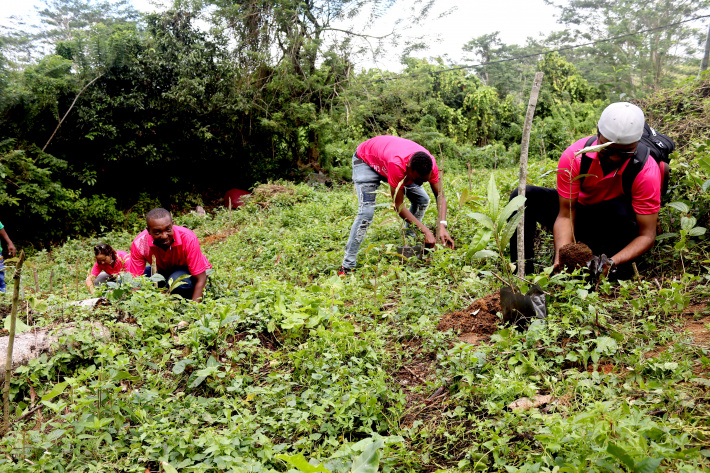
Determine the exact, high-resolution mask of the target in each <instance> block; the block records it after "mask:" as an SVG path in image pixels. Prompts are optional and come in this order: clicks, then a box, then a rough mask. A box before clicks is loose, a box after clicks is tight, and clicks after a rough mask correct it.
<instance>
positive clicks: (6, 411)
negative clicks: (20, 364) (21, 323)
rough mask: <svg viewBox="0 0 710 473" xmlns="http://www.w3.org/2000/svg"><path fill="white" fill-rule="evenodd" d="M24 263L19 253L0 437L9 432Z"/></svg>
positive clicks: (23, 253)
mask: <svg viewBox="0 0 710 473" xmlns="http://www.w3.org/2000/svg"><path fill="white" fill-rule="evenodd" d="M24 262H25V252H24V250H21V251H20V258H19V260H18V261H17V266H16V267H15V274H14V275H13V276H12V278H13V280H14V285H13V292H12V310H11V312H10V338H9V339H8V342H7V359H6V360H5V386H4V389H3V396H2V398H3V428H2V435H5V434H6V433H7V432H8V431H9V430H10V382H11V381H12V348H13V345H14V343H15V321H16V320H17V306H18V305H19V301H20V276H21V275H22V263H24Z"/></svg>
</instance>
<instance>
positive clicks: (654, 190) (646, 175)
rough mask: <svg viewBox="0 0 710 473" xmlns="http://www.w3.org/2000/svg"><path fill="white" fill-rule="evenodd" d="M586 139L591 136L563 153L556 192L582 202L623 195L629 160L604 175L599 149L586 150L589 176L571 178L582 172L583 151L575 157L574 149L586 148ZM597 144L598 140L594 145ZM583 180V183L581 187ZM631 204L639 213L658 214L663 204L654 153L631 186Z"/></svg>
mask: <svg viewBox="0 0 710 473" xmlns="http://www.w3.org/2000/svg"><path fill="white" fill-rule="evenodd" d="M587 139H589V137H587V138H582V139H581V140H579V141H577V142H576V143H574V144H573V145H572V146H570V147H569V148H567V149H566V150H565V151H564V153H562V157H561V158H560V162H559V164H558V165H557V170H558V172H557V192H558V193H559V194H560V195H561V196H562V197H565V198H569V199H578V200H577V201H578V202H579V203H580V204H582V205H592V204H598V203H599V202H603V201H605V200H611V199H615V198H617V197H619V196H621V195H623V194H624V190H623V186H622V182H621V176H622V174H623V173H624V169H626V166H627V165H628V164H629V161H626V162H625V163H624V164H623V165H622V166H621V167H620V168H619V169H617V170H615V171H612V172H611V173H609V174H607V175H606V176H604V175H603V174H604V173H603V171H602V166H601V164H600V163H599V159H598V158H597V153H587V156H589V157H590V158H591V159H592V163H591V166H589V171H587V174H591V175H590V176H586V177H585V178H584V179H577V180H576V181H572V179H574V178H575V177H576V176H579V168H580V166H581V162H582V155H581V154H580V155H579V156H576V157H575V155H574V153H576V152H577V151H579V150H580V149H582V148H584V145H585V144H586V143H587ZM596 144H597V142H596V140H595V141H594V143H592V146H593V145H596ZM568 169H571V177H570V175H569V174H568V173H567V170H568ZM570 181H572V182H570ZM581 181H583V183H582V185H581V189H580V182H581ZM631 205H632V207H633V209H634V212H636V213H637V214H639V215H649V214H655V213H657V212H658V211H659V210H660V208H661V170H660V168H659V167H658V163H656V161H655V160H654V159H653V157H652V156H649V157H648V159H647V160H646V165H645V166H644V167H643V169H642V170H641V172H640V173H639V175H638V176H636V179H635V180H634V183H633V185H632V186H631Z"/></svg>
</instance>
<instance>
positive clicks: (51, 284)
mask: <svg viewBox="0 0 710 473" xmlns="http://www.w3.org/2000/svg"><path fill="white" fill-rule="evenodd" d="M49 292H52V293H53V292H54V268H52V270H51V271H50V272H49Z"/></svg>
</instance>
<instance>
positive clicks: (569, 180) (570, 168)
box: [557, 147, 581, 200]
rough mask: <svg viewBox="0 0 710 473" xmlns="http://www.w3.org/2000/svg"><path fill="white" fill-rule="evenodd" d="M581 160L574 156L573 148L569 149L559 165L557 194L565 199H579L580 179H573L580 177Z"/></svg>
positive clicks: (563, 154)
mask: <svg viewBox="0 0 710 473" xmlns="http://www.w3.org/2000/svg"><path fill="white" fill-rule="evenodd" d="M580 161H581V158H579V157H575V156H574V151H573V150H572V147H569V148H567V149H566V150H565V151H564V153H562V156H561V157H560V162H559V163H558V164H557V193H558V194H559V195H560V196H561V197H563V198H565V199H572V200H574V199H576V198H578V197H579V183H580V179H577V180H576V181H574V180H573V179H574V178H575V177H577V176H578V175H579V165H580Z"/></svg>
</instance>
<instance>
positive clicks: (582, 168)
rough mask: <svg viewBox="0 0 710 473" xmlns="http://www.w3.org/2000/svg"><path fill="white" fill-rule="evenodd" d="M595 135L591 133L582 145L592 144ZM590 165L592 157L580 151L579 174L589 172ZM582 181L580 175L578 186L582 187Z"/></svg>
mask: <svg viewBox="0 0 710 473" xmlns="http://www.w3.org/2000/svg"><path fill="white" fill-rule="evenodd" d="M596 139H597V137H596V135H592V136H590V137H589V138H588V139H587V142H586V143H585V144H584V147H585V148H586V147H588V146H592V143H594V140H596ZM590 167H592V158H590V157H589V156H587V153H582V159H581V160H580V162H579V175H580V176H581V175H583V174H587V173H588V172H589V168H590ZM583 183H584V178H583V177H581V178H580V179H579V188H580V189H581V188H582V184H583Z"/></svg>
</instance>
